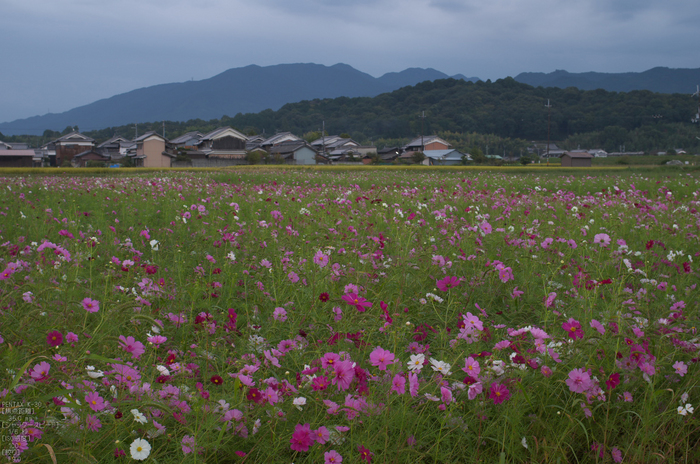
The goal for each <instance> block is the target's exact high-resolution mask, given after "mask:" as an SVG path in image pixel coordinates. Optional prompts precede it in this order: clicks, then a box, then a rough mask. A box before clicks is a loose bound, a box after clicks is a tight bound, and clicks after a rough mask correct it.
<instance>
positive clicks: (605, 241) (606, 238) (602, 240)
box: [593, 234, 610, 247]
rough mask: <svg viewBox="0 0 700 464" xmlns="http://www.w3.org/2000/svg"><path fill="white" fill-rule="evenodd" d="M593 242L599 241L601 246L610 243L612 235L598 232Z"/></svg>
mask: <svg viewBox="0 0 700 464" xmlns="http://www.w3.org/2000/svg"><path fill="white" fill-rule="evenodd" d="M593 243H597V244H598V245H600V246H601V247H607V246H608V245H610V236H609V235H608V234H596V235H595V236H594V237H593Z"/></svg>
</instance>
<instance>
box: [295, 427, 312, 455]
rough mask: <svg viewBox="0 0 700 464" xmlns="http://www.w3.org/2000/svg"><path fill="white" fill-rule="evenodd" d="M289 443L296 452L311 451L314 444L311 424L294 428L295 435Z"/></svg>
mask: <svg viewBox="0 0 700 464" xmlns="http://www.w3.org/2000/svg"><path fill="white" fill-rule="evenodd" d="M289 443H290V447H291V448H292V449H293V450H294V451H309V448H310V447H311V445H313V444H314V437H313V435H312V434H311V426H310V425H309V424H304V425H301V424H297V425H296V427H294V433H293V434H292V438H291V439H290V440H289Z"/></svg>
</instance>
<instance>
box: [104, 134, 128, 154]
mask: <svg viewBox="0 0 700 464" xmlns="http://www.w3.org/2000/svg"><path fill="white" fill-rule="evenodd" d="M130 148H133V149H136V143H134V142H132V141H131V140H129V139H127V138H124V137H122V136H121V135H115V136H114V137H112V138H111V139H109V140H105V141H104V142H102V143H101V144H99V145H98V146H97V149H96V150H97V152H99V153H108V154H110V155H122V156H124V155H126V154H127V152H128V150H129V149H130Z"/></svg>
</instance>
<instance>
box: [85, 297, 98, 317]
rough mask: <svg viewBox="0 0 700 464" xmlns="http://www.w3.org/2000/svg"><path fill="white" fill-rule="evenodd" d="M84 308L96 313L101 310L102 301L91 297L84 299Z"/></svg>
mask: <svg viewBox="0 0 700 464" xmlns="http://www.w3.org/2000/svg"><path fill="white" fill-rule="evenodd" d="M83 309H85V311H87V312H89V313H96V312H97V311H99V310H100V302H99V301H97V300H92V299H90V298H85V299H84V300H83Z"/></svg>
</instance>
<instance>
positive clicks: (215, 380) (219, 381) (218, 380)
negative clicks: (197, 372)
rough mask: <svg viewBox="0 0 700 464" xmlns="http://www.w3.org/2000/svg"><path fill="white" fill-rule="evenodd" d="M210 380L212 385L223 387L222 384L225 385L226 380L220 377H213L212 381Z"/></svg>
mask: <svg viewBox="0 0 700 464" xmlns="http://www.w3.org/2000/svg"><path fill="white" fill-rule="evenodd" d="M209 380H210V381H211V383H213V384H214V385H221V384H223V383H224V379H222V378H221V376H220V375H213V376H212V377H211V379H209Z"/></svg>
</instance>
